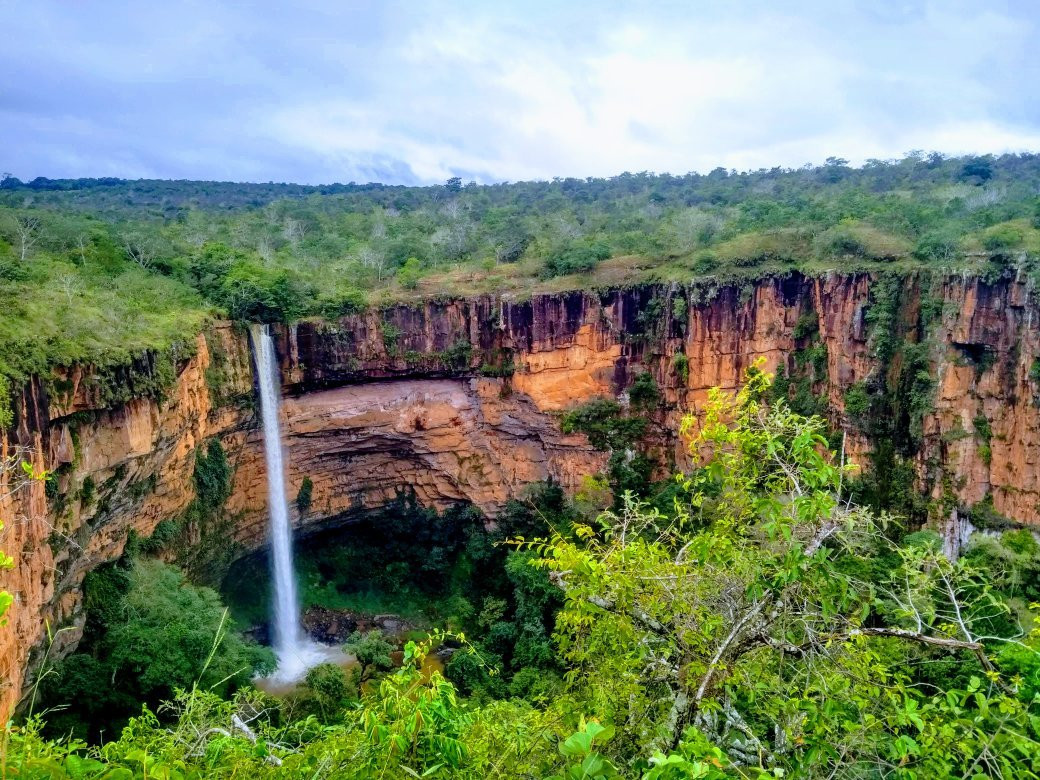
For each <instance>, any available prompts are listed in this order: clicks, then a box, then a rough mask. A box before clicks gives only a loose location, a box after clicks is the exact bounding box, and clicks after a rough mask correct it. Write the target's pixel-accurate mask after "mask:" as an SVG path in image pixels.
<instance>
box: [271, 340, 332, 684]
mask: <svg viewBox="0 0 1040 780" xmlns="http://www.w3.org/2000/svg"><path fill="white" fill-rule="evenodd" d="M251 335H252V339H253V355H254V358H255V360H256V376H257V384H258V385H259V386H260V414H261V418H262V420H263V424H264V455H265V459H266V463H267V504H268V507H267V508H268V512H269V514H270V517H271V568H272V575H273V576H272V581H273V584H274V605H273V606H274V615H273V620H272V622H271V625H272V627H273V629H274V631H273V634H274V637H273V638H274V651H275V655H277V657H278V669H277V670H276V671H275V673H274V675H273V678H274V679H275V680H276V681H278V682H282V683H288V682H293V681H295V680H299V679H300V678H301V677H303V674H304V673H305V672H306V671H307V670H308V669H309V668H310V667H312V666H314V665H316V664H319V663H322V662H323V661H329V660H335V658H336V656H339V655H342V653H341V652H340V651H339V650H338V649H334V648H328V647H324V646H322V645H319V644H317V643H316V642H313V641H311V640H310V639H308V638H307V637H306V636H305V634H304V632H303V630H302V628H301V625H300V602H299V598H298V596H297V593H296V571H295V569H294V567H293V551H292V523H291V522H290V519H289V502H288V501H287V500H286V497H285V459H284V457H283V454H282V433H281V425H280V424H279V411H280V399H281V392H280V388H279V382H278V374H279V370H278V362H277V360H276V359H275V353H274V341H273V340H272V339H271V334H270V331H269V330H268V326H267V325H253V326H252V330H251Z"/></svg>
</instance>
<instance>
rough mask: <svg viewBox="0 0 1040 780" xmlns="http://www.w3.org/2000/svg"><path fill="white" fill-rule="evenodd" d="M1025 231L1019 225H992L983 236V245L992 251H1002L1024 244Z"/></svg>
mask: <svg viewBox="0 0 1040 780" xmlns="http://www.w3.org/2000/svg"><path fill="white" fill-rule="evenodd" d="M1024 240H1025V231H1023V230H1022V228H1020V227H1019V226H1018V225H1012V224H1006V223H1005V224H1003V225H996V226H994V227H991V228H990V229H989V230H987V231H986V233H985V234H984V235H983V237H982V246H983V247H984V248H985V249H987V250H989V251H990V252H1001V251H1004V250H1008V249H1014V248H1016V247H1018V246H1021V245H1022V242H1023V241H1024Z"/></svg>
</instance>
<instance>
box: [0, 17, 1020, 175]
mask: <svg viewBox="0 0 1040 780" xmlns="http://www.w3.org/2000/svg"><path fill="white" fill-rule="evenodd" d="M33 7H34V8H35V10H33V11H22V10H21V9H20V8H18V9H11V10H12V12H13V13H12V16H13V17H14V18H13V19H12V24H11V40H12V44H11V46H9V47H8V49H7V50H6V51H5V52H2V53H0V73H5V74H6V75H3V76H0V79H2V80H4V81H6V83H4V81H0V95H3V96H5V97H3V98H0V121H3V122H5V127H8V128H12V129H11V131H10V132H11V135H12V139H11V140H10V141H9V142H8V144H7V147H8V149H9V150H10V151H9V154H12V155H15V157H16V159H12V160H8V161H5V167H7V168H10V169H12V170H16V171H18V173H19V175H26V174H27V175H37V174H41V173H42V174H44V175H50V176H58V175H112V174H118V173H119V171H120V166H121V165H122V166H125V173H126V174H127V175H136V174H140V173H141V172H142V171H144V172H146V174H150V175H156V176H169V177H185V176H187V177H196V178H207V177H213V176H221V177H225V178H249V179H258V178H259V179H262V180H266V179H268V178H275V179H287V180H297V181H310V182H315V181H332V180H341V181H342V180H349V179H352V178H354V179H358V180H364V179H365V178H366V176H372V175H376V176H379V175H389V176H394V177H398V178H404V179H415V180H420V181H428V182H434V181H440V180H443V179H445V178H447V177H448V176H451V175H453V174H455V173H458V172H465V174H466V175H473V176H477V177H479V178H481V179H484V180H503V179H507V180H517V179H527V178H550V177H552V176H587V175H612V174H615V173H618V172H620V171H623V170H633V171H635V170H656V171H669V172H675V173H681V172H685V171H688V170H701V171H706V170H710V169H711V168H714V167H716V166H718V165H722V166H725V167H735V168H757V167H772V166H773V165H792V166H794V165H800V164H802V163H805V162H808V161H813V162H820V161H822V160H823V159H824V158H826V157H827V156H829V155H832V154H834V155H839V156H843V157H847V158H849V159H852V160H856V161H859V160H863V159H866V158H870V157H881V158H889V157H895V156H898V155H900V154H902V153H903V152H905V151H907V150H909V149H912V148H923V149H933V148H936V149H941V150H943V151H947V152H973V151H974V152H986V151H1003V150H1024V149H1034V150H1036V149H1040V114H1038V113H1037V109H1036V108H1035V107H1036V106H1037V105H1040V94H1038V92H1040V87H1038V83H1040V79H1038V78H1032V77H1031V76H1033V75H1040V74H1037V73H1036V71H1037V68H1038V66H1037V65H1036V64H1035V60H1034V59H1033V56H1032V51H1031V46H1030V41H1031V40H1032V39H1033V36H1034V35H1035V32H1036V26H1037V24H1036V23H1037V21H1038V19H1040V9H1036V8H1030V7H1028V6H1027V7H1025V8H1024V9H1020V8H1014V7H1012V8H1011V9H1010V10H1006V12H1005V13H997V12H996V11H994V10H993V9H992V8H982V9H980V8H978V7H976V6H974V5H971V4H961V3H958V2H952V1H951V2H938V1H936V2H910V3H904V2H893V3H874V4H870V5H869V6H866V5H861V4H858V3H855V2H851V0H845V1H841V0H839V1H838V2H824V0H817V1H816V2H812V1H811V0H805V1H804V2H796V3H791V4H782V5H780V4H771V3H765V2H754V0H747V1H746V2H734V3H731V4H727V5H720V6H713V5H708V4H675V5H671V4H655V5H653V6H651V5H650V4H647V5H646V7H641V8H638V9H636V8H635V7H632V8H629V7H628V6H623V5H611V4H609V3H608V4H603V3H597V4H593V3H591V2H576V3H573V4H566V5H555V4H554V5H549V4H544V5H543V4H540V3H538V2H534V3H528V4H525V5H520V4H516V5H512V4H508V3H501V4H497V3H496V4H494V5H492V4H482V3H472V4H469V5H465V4H462V5H459V4H434V5H429V6H422V7H421V8H420V7H417V6H415V5H414V4H393V3H391V4H388V5H375V4H373V5H364V4H343V5H339V4H336V5H328V4H324V3H317V2H315V3H308V4H305V5H303V6H301V5H299V4H296V5H294V6H293V7H291V8H289V7H287V6H283V5H280V4H274V3H272V4H271V5H269V6H266V7H253V8H249V9H246V8H243V7H241V6H238V5H236V4H232V3H230V2H227V3H208V4H207V3H201V2H183V3H171V4H167V5H164V7H163V8H162V9H158V10H154V11H149V10H147V7H146V6H138V7H136V10H135V11H134V12H133V13H130V14H127V15H125V16H116V15H113V16H112V18H110V19H105V18H103V17H104V16H105V15H104V14H100V15H99V14H97V13H96V12H95V9H94V8H93V7H91V8H89V9H87V8H85V7H84V8H82V9H79V10H78V11H73V12H70V11H69V6H68V5H66V4H63V3H59V2H58V0H40V2H38V3H36V4H34V6H33ZM16 12H17V13H16ZM99 16H100V17H101V18H99ZM1027 76H1030V77H1027ZM69 115H71V116H74V117H75V120H76V121H75V122H73V123H68V124H65V122H64V120H63V119H62V117H65V116H69ZM29 128H36V131H35V133H34V134H33V135H30V133H29ZM84 128H88V129H89V132H87V131H86V130H84ZM73 144H75V145H76V147H77V149H78V150H79V151H78V153H77V154H70V153H69V147H70V146H71V145H73ZM92 144H93V146H94V148H91V145H92ZM91 160H95V161H105V162H104V165H105V170H94V169H91V167H90V166H91ZM16 163H17V164H16ZM409 171H410V173H409Z"/></svg>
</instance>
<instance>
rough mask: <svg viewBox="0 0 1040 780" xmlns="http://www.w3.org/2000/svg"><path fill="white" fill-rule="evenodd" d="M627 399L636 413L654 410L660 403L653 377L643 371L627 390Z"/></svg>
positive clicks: (659, 394)
mask: <svg viewBox="0 0 1040 780" xmlns="http://www.w3.org/2000/svg"><path fill="white" fill-rule="evenodd" d="M628 398H629V400H630V401H631V403H632V408H633V409H635V410H636V411H639V412H649V411H652V410H653V409H654V408H656V407H657V405H658V404H659V403H660V402H661V391H660V390H659V389H658V387H657V382H655V381H654V375H653V374H651V373H650V372H649V371H644V372H643V373H641V374H640V375H639V376H637V377H636V378H635V381H634V382H632V386H631V387H630V388H629V389H628Z"/></svg>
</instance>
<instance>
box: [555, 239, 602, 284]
mask: <svg viewBox="0 0 1040 780" xmlns="http://www.w3.org/2000/svg"><path fill="white" fill-rule="evenodd" d="M608 257H610V249H609V247H607V246H606V245H605V244H601V243H593V244H571V245H569V246H567V247H564V248H563V249H558V250H556V251H555V252H553V253H552V254H550V255H549V257H547V258H546V260H545V265H544V266H543V267H542V270H541V276H542V278H543V279H551V278H553V277H555V276H566V275H568V274H577V273H585V272H587V271H591V270H593V269H594V268H595V267H596V266H597V265H598V264H599V263H600V262H602V261H603V260H606V259H607V258H608Z"/></svg>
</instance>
